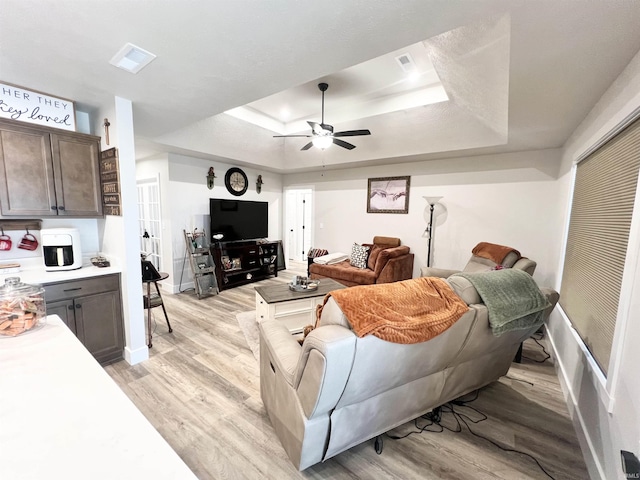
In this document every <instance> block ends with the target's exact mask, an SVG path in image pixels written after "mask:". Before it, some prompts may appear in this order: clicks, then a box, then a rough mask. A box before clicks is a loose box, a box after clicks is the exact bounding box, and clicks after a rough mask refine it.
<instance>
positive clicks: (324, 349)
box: [293, 325, 357, 418]
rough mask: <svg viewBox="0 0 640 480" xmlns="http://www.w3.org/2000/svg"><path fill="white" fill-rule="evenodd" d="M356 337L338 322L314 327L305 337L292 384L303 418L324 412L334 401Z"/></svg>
mask: <svg viewBox="0 0 640 480" xmlns="http://www.w3.org/2000/svg"><path fill="white" fill-rule="evenodd" d="M356 338H357V337H356V335H355V333H353V331H351V330H349V329H347V328H344V327H341V326H338V325H327V326H324V327H318V328H316V329H315V330H312V331H311V333H309V335H307V338H305V340H304V343H303V346H302V353H301V354H300V357H299V362H298V367H297V369H296V372H295V376H294V380H293V387H294V388H295V389H296V391H297V393H298V398H299V399H300V404H301V405H302V409H303V411H304V413H305V415H306V416H307V418H312V417H313V416H315V415H319V414H324V413H327V412H328V411H330V410H331V409H332V408H334V407H335V405H336V404H337V403H338V400H339V399H340V396H341V395H342V392H343V391H344V388H345V385H346V384H347V380H348V379H349V374H350V373H351V365H352V364H353V358H354V357H355V352H356Z"/></svg>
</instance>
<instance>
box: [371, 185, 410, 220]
mask: <svg viewBox="0 0 640 480" xmlns="http://www.w3.org/2000/svg"><path fill="white" fill-rule="evenodd" d="M410 184H411V177H409V176H406V177H382V178H370V179H369V186H368V188H367V213H409V187H410Z"/></svg>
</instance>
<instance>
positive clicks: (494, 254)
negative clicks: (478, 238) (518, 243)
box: [471, 242, 520, 264]
mask: <svg viewBox="0 0 640 480" xmlns="http://www.w3.org/2000/svg"><path fill="white" fill-rule="evenodd" d="M511 252H515V253H516V254H517V255H518V258H520V252H519V251H517V250H516V249H515V248H511V247H505V246H503V245H497V244H495V243H487V242H480V243H479V244H478V245H476V246H475V247H473V250H471V253H472V254H473V255H475V256H476V257H482V258H486V259H487V260H491V261H492V262H496V263H497V264H501V263H502V262H503V261H504V259H505V258H506V257H507V255H509V254H510V253H511Z"/></svg>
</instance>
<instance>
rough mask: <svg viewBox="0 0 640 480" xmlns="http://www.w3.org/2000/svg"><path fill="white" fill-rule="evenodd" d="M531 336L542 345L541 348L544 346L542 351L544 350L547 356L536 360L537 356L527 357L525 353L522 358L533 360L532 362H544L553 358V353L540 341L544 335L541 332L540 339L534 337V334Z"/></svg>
mask: <svg viewBox="0 0 640 480" xmlns="http://www.w3.org/2000/svg"><path fill="white" fill-rule="evenodd" d="M530 338H531V340H533V341H534V342H536V343H537V344H538V345H539V346H540V348H542V351H543V352H544V354H545V355H546V357H544V358H543V359H542V360H536V359H535V358H531V357H525V356H524V355H523V356H522V358H526V359H527V360H531V361H532V362H536V363H544V362H546V361H547V360H549V359H550V358H551V355H549V352H547V349H546V348H544V345H542V344H541V343H540V341H539V340H542V338H543V335H542V334H540V339H537V338H536V337H534V336H531V337H530Z"/></svg>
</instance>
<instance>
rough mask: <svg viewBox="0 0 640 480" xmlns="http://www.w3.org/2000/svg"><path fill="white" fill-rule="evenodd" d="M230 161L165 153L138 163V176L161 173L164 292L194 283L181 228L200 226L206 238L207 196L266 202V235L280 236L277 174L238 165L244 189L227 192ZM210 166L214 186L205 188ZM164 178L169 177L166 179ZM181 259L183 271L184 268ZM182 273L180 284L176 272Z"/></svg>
mask: <svg viewBox="0 0 640 480" xmlns="http://www.w3.org/2000/svg"><path fill="white" fill-rule="evenodd" d="M233 166H237V165H231V164H227V163H222V162H219V161H213V160H204V159H200V158H194V157H188V156H184V155H177V154H168V156H167V157H166V160H165V159H164V158H163V157H158V158H153V159H151V160H150V161H141V162H138V165H137V171H136V176H137V178H138V179H142V178H149V177H150V176H153V175H156V174H160V178H161V183H160V188H161V198H162V219H163V233H165V232H166V234H165V236H164V239H163V242H164V243H163V256H164V263H163V265H164V266H163V269H165V271H166V272H167V273H169V275H170V277H169V279H167V280H165V281H164V282H163V285H165V286H166V287H168V288H169V291H172V292H173V293H177V292H178V291H179V290H180V289H182V290H185V289H187V288H190V287H192V286H193V275H192V272H191V269H190V266H189V261H188V259H187V260H186V262H185V250H186V246H185V242H184V234H183V230H186V231H193V229H194V228H196V227H197V228H198V230H204V231H205V232H206V234H207V238H208V239H209V240H211V239H210V238H209V231H208V230H209V199H210V198H232V199H240V200H253V201H263V202H269V239H270V240H281V239H282V228H283V225H282V215H283V213H282V198H283V196H282V175H279V174H274V173H269V172H265V171H262V170H257V169H255V168H248V167H241V168H242V169H243V170H244V172H245V173H246V174H247V177H248V179H249V189H248V190H247V192H246V193H245V194H244V195H243V196H241V197H235V196H233V195H231V194H230V193H229V192H228V191H227V189H226V187H225V186H224V175H225V173H226V171H227V170H228V169H229V168H230V167H233ZM209 167H213V168H214V171H215V174H216V177H217V178H216V179H215V180H214V187H213V189H211V190H209V189H208V188H207V172H208V171H209ZM258 175H262V180H263V182H264V184H263V185H262V192H261V193H260V194H258V193H257V192H256V180H257V178H258ZM164 177H168V180H167V181H166V182H165V181H164V180H163V178H164ZM183 264H184V273H183V268H182V267H183ZM181 273H183V281H182V287H180V275H181Z"/></svg>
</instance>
